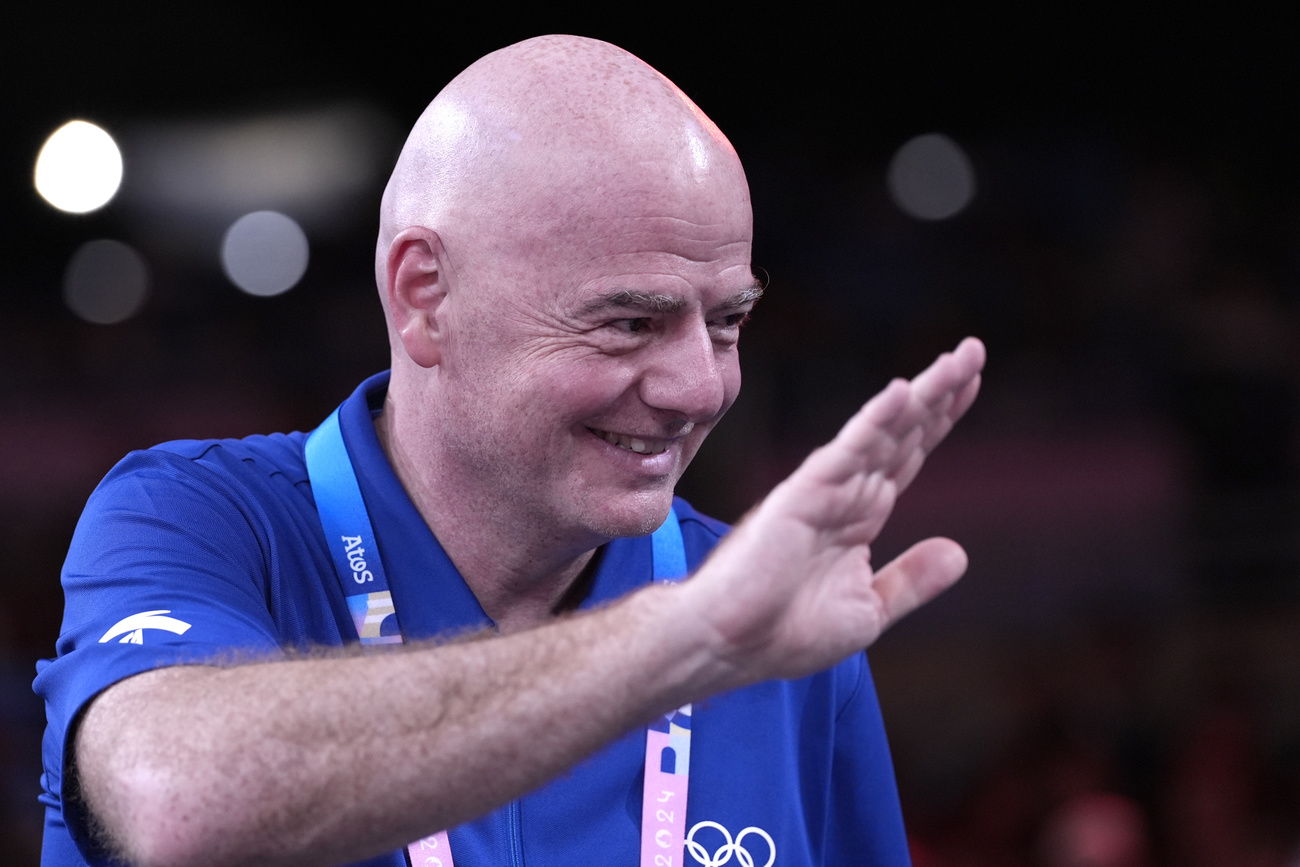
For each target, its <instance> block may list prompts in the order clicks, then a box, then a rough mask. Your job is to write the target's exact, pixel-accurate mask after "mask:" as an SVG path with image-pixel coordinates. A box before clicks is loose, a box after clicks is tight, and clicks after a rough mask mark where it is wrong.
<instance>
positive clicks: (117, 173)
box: [35, 120, 122, 214]
mask: <svg viewBox="0 0 1300 867" xmlns="http://www.w3.org/2000/svg"><path fill="white" fill-rule="evenodd" d="M35 181H36V191H37V192H39V193H40V194H41V196H42V198H44V199H45V201H47V202H49V203H50V204H51V205H53V206H54V207H56V208H58V209H59V210H60V211H67V212H69V213H73V214H84V213H87V212H89V211H94V210H96V209H98V208H102V207H103V206H104V205H106V204H108V202H109V201H110V200H111V199H112V198H113V196H114V194H116V193H117V188H118V187H119V186H121V184H122V152H121V151H120V150H119V149H118V147H117V142H115V141H113V137H112V136H110V135H109V134H108V133H107V132H105V131H104V130H103V129H101V128H100V127H98V126H95V125H94V124H93V123H87V122H86V121H84V120H74V121H70V122H69V123H66V124H64V125H63V126H61V127H59V128H58V129H57V130H55V131H54V132H53V133H52V134H51V135H50V137H49V138H48V139H46V140H45V144H44V146H42V147H41V152H40V154H39V155H38V156H37V157H36V175H35Z"/></svg>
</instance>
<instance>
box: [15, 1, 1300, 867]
mask: <svg viewBox="0 0 1300 867" xmlns="http://www.w3.org/2000/svg"><path fill="white" fill-rule="evenodd" d="M546 32H571V33H579V34H583V35H588V36H595V37H599V38H603V39H608V40H610V41H613V42H615V43H617V44H620V45H622V46H624V47H625V48H627V49H629V50H631V51H633V52H634V53H636V54H637V55H639V56H640V57H642V58H643V59H645V60H646V61H647V62H649V63H651V64H652V65H654V66H655V67H657V68H659V69H660V70H661V71H663V72H664V73H665V74H667V75H668V76H669V77H671V78H672V79H673V80H674V81H676V82H677V84H678V85H680V86H681V87H682V89H683V90H685V91H686V93H687V94H689V95H690V96H691V97H692V98H693V99H695V101H696V102H698V103H699V105H700V106H701V107H702V108H703V109H704V110H705V111H706V112H707V113H709V114H710V115H711V116H712V117H713V118H714V120H716V121H717V122H718V124H719V126H721V128H722V129H723V130H724V131H725V132H726V133H727V134H728V135H729V136H730V138H731V140H732V142H733V143H734V144H735V145H736V147H737V149H738V150H739V152H740V154H741V156H742V158H743V159H744V161H745V165H746V167H747V170H748V172H749V176H750V180H751V184H752V188H753V199H754V210H755V218H756V224H757V225H756V239H755V251H754V255H755V263H756V265H758V266H760V267H761V268H762V269H763V270H764V271H765V272H766V274H767V275H768V276H769V277H770V281H771V282H770V288H769V293H768V296H767V297H766V298H765V299H764V301H763V303H762V305H761V306H760V307H759V309H758V311H757V314H756V315H755V317H754V320H753V322H752V324H751V325H750V326H749V328H748V329H747V332H746V334H745V337H744V340H743V341H742V342H743V344H744V358H745V387H744V390H743V392H742V394H741V397H740V400H739V402H738V403H737V404H736V406H735V408H734V409H733V410H732V412H731V415H730V416H729V418H728V419H727V421H726V422H725V423H724V424H723V425H722V426H721V427H720V428H719V429H718V430H717V432H716V433H715V434H714V435H713V438H712V440H711V442H710V444H709V445H708V446H706V447H705V449H704V450H703V452H702V453H701V455H700V457H699V458H698V459H697V463H696V465H695V466H694V467H693V468H692V469H691V471H690V473H689V474H688V476H687V479H686V480H685V482H684V483H683V492H684V493H685V494H686V495H687V496H688V497H689V498H691V499H692V500H693V501H694V502H695V503H696V505H698V506H700V507H702V508H704V509H705V510H706V511H709V512H712V513H713V514H715V515H718V516H719V517H722V518H726V519H731V520H734V519H735V518H737V517H738V516H739V515H740V514H742V513H743V511H744V510H745V509H746V508H748V507H749V506H750V505H751V504H752V503H753V502H754V501H755V500H757V499H758V498H759V497H761V496H762V495H763V493H764V492H765V491H766V490H768V489H769V488H770V487H771V486H772V485H773V484H774V483H775V482H776V481H778V480H780V479H781V478H782V477H783V476H784V475H785V474H786V473H788V472H789V471H790V470H791V469H792V468H793V467H794V466H796V465H797V463H798V462H799V461H800V460H801V459H802V457H803V456H804V455H805V454H806V453H807V451H808V450H809V449H810V448H812V447H813V446H815V445H816V444H818V443H820V442H822V441H824V440H825V439H827V438H829V437H830V436H831V435H832V434H833V433H834V431H835V430H836V428H837V427H838V426H839V424H840V423H841V422H842V420H843V419H844V418H845V417H847V415H848V414H849V413H850V412H851V411H852V410H853V409H854V408H855V407H856V406H857V405H858V404H859V403H860V402H861V401H862V400H864V399H865V398H866V397H868V396H869V395H870V394H872V393H873V392H874V391H875V390H876V389H878V388H879V387H881V386H882V385H883V384H884V383H885V382H887V381H888V379H889V378H890V377H892V376H895V375H910V374H911V373H914V372H916V371H917V370H919V369H920V368H921V367H922V366H924V364H925V363H927V361H928V360H929V359H930V358H931V357H932V356H933V355H934V354H935V353H937V352H939V351H941V350H943V349H946V348H949V347H951V346H952V345H954V344H955V343H956V341H957V340H958V339H959V338H960V337H961V336H963V335H965V334H977V335H979V336H981V337H982V338H983V339H984V340H985V341H986V343H987V344H988V348H989V357H990V360H989V366H988V371H987V374H986V378H985V388H984V392H983V395H982V396H981V398H980V401H979V402H978V404H977V405H976V407H975V408H974V410H973V411H972V412H971V414H970V416H969V417H968V419H967V420H966V421H964V422H963V423H962V426H961V428H959V429H958V431H957V432H956V433H955V434H954V435H953V437H952V438H951V439H950V440H949V442H948V443H946V444H945V445H944V446H943V448H942V449H941V450H940V451H939V452H937V453H936V454H935V456H934V457H933V459H932V461H931V463H930V465H929V466H928V467H927V469H926V471H925V472H924V473H923V474H922V476H921V477H920V479H919V480H918V481H917V483H916V484H915V485H914V487H913V489H912V490H911V491H909V492H908V494H907V496H906V497H905V498H904V499H903V501H902V502H901V503H900V506H899V508H898V511H897V513H896V516H895V520H894V521H893V523H892V524H891V526H890V527H889V529H888V531H887V534H886V536H885V537H884V538H883V539H882V540H881V543H880V545H879V546H878V557H879V558H880V559H881V561H882V562H883V559H884V558H886V557H889V556H892V555H893V554H895V553H897V552H899V551H901V550H902V549H903V548H905V547H906V546H907V545H908V544H910V543H911V542H912V541H914V540H916V539H918V538H920V537H922V536H924V535H932V534H944V535H949V536H952V537H954V538H956V539H958V540H960V541H961V542H962V543H963V544H964V545H965V546H966V547H967V550H968V551H969V553H970V555H971V568H970V572H969V574H968V576H967V577H966V579H964V581H963V582H962V583H961V584H960V585H958V586H957V587H956V588H954V589H953V590H952V591H951V592H949V593H948V594H947V595H946V596H944V597H943V598H941V599H940V600H938V601H937V602H935V603H934V604H932V605H931V606H930V607H928V608H927V609H925V610H923V611H921V612H918V613H917V614H915V615H914V616H913V617H912V618H910V619H909V620H907V621H905V622H903V623H902V624H900V625H899V626H898V627H897V628H896V629H895V630H894V631H892V632H891V633H890V634H888V635H886V636H885V637H884V638H883V639H882V640H881V641H880V642H879V644H878V645H877V646H876V647H875V648H873V650H872V651H871V654H870V655H871V659H872V664H873V667H874V670H875V673H876V677H877V681H878V687H879V691H880V696H881V701H882V704H883V706H884V710H885V715H886V720H887V724H888V727H889V730H890V735H891V740H892V742H893V744H894V750H895V761H896V764H897V767H898V777H899V785H900V789H901V792H902V797H903V802H904V808H905V813H906V817H907V820H908V824H909V831H910V833H911V836H912V838H913V843H914V858H915V861H916V863H917V865H918V867H932V865H1048V867H1058V865H1079V867H1081V865H1091V867H1108V865H1109V867H1120V865H1125V867H1140V865H1198V867H1199V865H1205V867H1211V865H1214V867H1217V865H1296V864H1300V652H1298V651H1300V573H1298V572H1297V567H1300V489H1298V488H1297V473H1296V469H1297V456H1298V451H1297V449H1298V447H1300V430H1298V429H1297V410H1298V409H1300V400H1298V399H1300V377H1298V374H1300V354H1298V353H1297V348H1296V347H1297V345H1296V340H1295V336H1296V331H1297V326H1298V325H1300V319H1298V316H1300V309H1298V306H1297V305H1298V303H1300V167H1298V165H1297V159H1296V155H1297V146H1298V145H1300V132H1298V130H1300V123H1297V120H1300V60H1298V59H1297V58H1298V56H1300V55H1298V53H1297V52H1296V50H1295V30H1294V27H1289V26H1284V24H1283V22H1282V21H1281V20H1272V19H1270V18H1269V17H1267V16H1262V15H1253V14H1252V13H1251V12H1250V11H1249V10H1248V9H1247V8H1245V7H1244V6H1243V5H1241V4H1237V5H1235V6H1232V7H1229V8H1226V9H1222V10H1220V11H1219V12H1217V13H1212V14H1211V13H1205V14H1204V15H1203V17H1199V18H1197V17H1192V16H1190V15H1188V14H1186V13H1184V14H1180V15H1178V16H1176V17H1168V16H1162V15H1159V14H1157V13H1155V12H1148V11H1143V10H1139V9H1137V8H1129V9H1127V10H1125V11H1123V12H1122V13H1112V14H1109V15H1104V16H1103V15H1101V14H1100V13H1097V12H1093V11H1091V10H1089V9H1086V8H1083V7H1078V6H1071V7H1069V8H1053V7H1051V6H1048V5H1046V4H1039V5H1037V6H1035V7H1032V8H1031V7H1025V8H1023V9H1014V8H1008V7H1006V6H1003V7H1000V8H988V5H987V4H981V5H980V6H968V7H967V8H964V9H952V8H947V7H945V6H944V5H941V4H891V5H890V6H888V7H870V6H869V7H864V8H862V9H860V10H859V11H858V12H856V13H855V14H854V15H852V16H850V17H845V15H844V13H843V12H842V11H837V12H832V11H831V10H830V9H829V8H822V7H818V6H817V5H816V4H799V6H798V8H790V9H785V10H783V11H782V12H781V14H779V15H764V14H758V13H750V14H748V15H746V16H743V17H739V16H736V15H734V14H728V13H725V12H723V11H721V10H710V9H701V8H699V7H681V8H676V7H671V6H669V7H654V8H651V7H644V8H642V7H638V8H636V9H627V10H623V11H605V12H595V13H592V12H584V13H582V14H578V13H576V12H568V11H565V10H562V9H556V8H552V7H549V6H537V7H527V8H520V7H510V8H494V7H493V5H492V4H490V3H489V4H478V5H477V6H476V7H475V8H474V9H473V10H469V11H456V10H450V9H441V8H438V7H436V6H433V5H432V4H418V5H417V4H403V3H400V2H399V3H393V4H388V5H384V6H382V7H377V6H373V5H372V6H369V7H361V6H357V5H355V4H354V5H351V6H347V7H340V8H338V9H337V11H327V10H326V9H324V8H320V7H315V6H313V7H307V6H298V5H295V4H283V5H275V4H235V3H224V4H186V5H183V6H182V5H180V4H171V5H166V6H164V5H157V6H149V5H142V4H132V3H120V4H107V3H78V2H64V3H59V4H44V5H42V6H40V7H39V8H37V7H35V6H33V5H31V4H9V5H8V6H7V7H6V10H5V11H3V12H0V72H2V74H0V93H2V94H3V102H2V103H0V105H3V110H4V121H3V128H4V134H3V136H2V137H0V190H3V211H0V293H2V297H3V301H4V305H3V319H4V323H5V335H4V339H2V340H0V549H2V550H3V551H4V552H5V556H3V557H0V861H3V862H4V863H6V864H15V865H18V864H29V863H31V864H34V863H36V859H37V857H38V849H39V834H40V822H41V814H40V811H39V809H38V806H37V803H36V794H37V790H38V777H39V773H40V769H39V764H40V763H39V739H40V734H41V730H42V727H43V709H42V708H41V706H40V703H39V702H38V701H37V700H36V698H35V697H34V696H33V695H32V693H31V690H30V681H31V679H32V677H33V676H34V663H35V660H36V659H38V658H39V657H42V656H48V655H51V654H52V652H53V647H54V641H55V638H56V636H57V634H58V628H59V621H60V616H61V604H62V598H61V593H60V590H59V586H58V573H59V568H60V563H61V561H62V557H63V553H64V550H65V548H66V545H67V542H68V539H69V537H70V535H71V533H72V530H73V527H74V526H75V522H76V519H77V515H78V513H79V510H80V507H81V504H82V503H83V502H84V500H85V498H86V496H87V495H88V494H89V493H90V491H91V489H92V488H93V487H94V485H95V484H96V482H97V481H98V479H99V478H100V477H101V476H102V475H103V474H104V473H105V472H106V471H107V470H108V469H109V468H110V467H111V466H112V465H113V463H114V462H115V461H116V460H117V459H118V458H120V457H121V456H122V455H123V454H124V453H125V452H127V451H129V450H131V449H135V448H143V447H147V446H149V445H151V444H153V443H155V442H158V441H161V440H165V439H171V438H180V437H211V436H239V435H244V434H248V433H254V432H266V431H270V430H291V429H310V428H312V427H314V426H315V425H316V424H318V423H319V421H320V420H321V419H323V418H324V416H325V415H326V414H327V413H328V412H329V410H330V409H331V408H332V407H333V406H335V405H336V404H337V403H338V402H339V401H340V400H342V399H343V398H344V397H345V396H346V395H347V394H348V393H349V392H350V390H351V389H352V388H353V387H354V386H355V384H356V383H357V382H358V381H359V380H360V379H361V378H363V377H364V376H366V375H368V374H370V373H373V372H375V371H377V370H380V369H382V368H383V367H385V366H386V363H387V362H386V359H387V348H386V345H385V337H384V328H383V325H382V321H381V314H380V309H379V305H378V303H377V300H376V296H375V289H374V285H373V277H372V271H371V257H372V251H373V244H374V232H375V227H376V209H377V204H378V198H379V194H380V191H381V190H382V185H383V182H384V180H385V178H386V176H387V172H388V170H389V168H390V166H391V163H392V161H393V159H394V157H395V155H396V152H397V149H398V148H399V147H400V145H401V141H402V138H403V136H404V133H405V130H406V129H407V128H408V127H409V126H410V124H411V123H412V122H413V121H414V119H415V118H416V117H417V115H418V114H419V112H420V111H421V109H422V108H423V106H424V105H425V104H426V103H427V102H428V100H429V99H430V98H431V97H432V96H433V95H434V93H436V92H437V90H438V89H439V87H441V85H442V84H443V83H445V82H446V81H447V80H448V79H449V78H451V77H452V76H453V75H454V74H455V73H456V72H458V71H459V70H460V69H461V68H463V67H464V66H465V65H467V64H468V63H470V62H471V61H473V60H474V59H475V58H477V57H478V56H480V55H482V54H483V53H486V52H487V51H490V50H493V49H495V48H498V47H501V46H503V45H506V44H509V43H511V42H513V41H516V40H518V39H522V38H526V37H528V36H533V35H538V34H541V33H546ZM72 120H82V121H87V122H90V123H93V124H95V125H97V126H98V127H99V128H101V129H102V130H103V131H105V132H106V133H107V136H98V134H95V133H94V132H93V130H91V131H90V132H89V133H88V132H87V129H88V128H86V127H74V128H72V130H71V132H66V133H64V134H63V135H62V136H60V137H59V139H57V140H55V141H54V142H52V143H51V144H50V145H49V147H48V148H47V149H46V150H45V151H44V153H45V154H46V157H45V158H43V159H42V166H43V168H42V170H41V171H42V173H43V174H42V178H43V180H42V191H41V192H38V190H37V188H36V186H35V185H34V178H35V174H36V172H37V168H36V167H37V157H38V154H41V153H42V152H43V151H42V148H43V146H45V145H46V142H47V139H49V138H50V136H51V134H52V133H54V132H55V131H56V130H58V129H60V128H61V127H62V126H63V125H64V124H65V123H67V122H69V121H72ZM78 133H80V135H78ZM107 137H111V140H112V142H114V143H115V144H114V145H110V146H108V147H107V148H105V147H104V141H105V139H106V138H107ZM78 143H81V144H82V145H84V146H87V147H90V148H91V150H90V151H83V150H77V149H76V147H78V146H81V145H78ZM97 143H98V144H97ZM96 147H98V148H100V149H99V150H95V148H96ZM114 147H115V148H116V150H114ZM69 148H70V149H72V150H71V151H70V152H71V153H73V154H74V156H73V157H70V158H65V159H64V162H62V163H61V162H60V156H59V155H60V153H66V152H69V151H67V150H65V149H69ZM114 153H118V154H120V163H119V162H115V160H116V159H118V158H117V157H114ZM87 154H89V155H87ZM95 154H101V156H94V155H95ZM68 164H71V165H72V166H74V167H76V166H81V167H83V168H84V167H85V166H88V165H98V166H101V167H102V168H101V170H100V171H99V173H97V174H95V175H94V176H93V177H91V178H89V179H86V178H83V179H81V180H75V181H74V182H72V183H71V184H70V185H68V184H65V185H63V186H60V183H61V179H63V178H66V177H67V174H66V168H61V166H62V167H66V166H67V165H68ZM116 171H120V172H121V174H120V188H117V189H116V193H115V195H112V198H111V200H110V201H108V203H107V204H104V205H102V206H101V207H97V208H94V209H93V210H86V209H87V208H93V207H94V206H95V204H96V201H95V199H94V197H93V196H92V197H91V198H90V200H83V199H79V198H78V197H79V196H81V195H82V194H86V193H87V191H93V188H94V187H95V185H96V184H100V185H101V187H102V190H105V191H107V192H108V193H110V194H111V193H112V191H113V189H114V188H115V186H116V185H115V183H114V181H113V177H114V174H115V172H116ZM104 173H107V175H106V177H107V179H106V180H105V179H104V178H105V174H104ZM97 179H98V180H97ZM104 195H105V194H104V193H103V192H101V194H100V199H102V198H103V197H104ZM47 198H49V199H50V200H52V201H54V202H55V204H58V205H59V206H60V207H62V208H64V210H60V209H59V208H56V207H54V206H52V205H51V204H50V201H47ZM78 210H83V211H86V212H85V213H76V211H78Z"/></svg>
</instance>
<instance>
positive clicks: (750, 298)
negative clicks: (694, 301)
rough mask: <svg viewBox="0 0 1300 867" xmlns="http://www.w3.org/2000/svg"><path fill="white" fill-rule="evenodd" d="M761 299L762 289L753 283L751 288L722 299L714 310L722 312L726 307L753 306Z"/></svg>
mask: <svg viewBox="0 0 1300 867" xmlns="http://www.w3.org/2000/svg"><path fill="white" fill-rule="evenodd" d="M762 297H763V287H762V286H760V285H759V284H757V283H755V284H754V285H753V286H748V287H746V288H744V289H741V290H740V291H739V292H737V293H736V294H735V295H731V296H728V297H727V298H724V299H722V303H721V304H719V305H717V307H716V308H714V309H717V310H723V309H726V308H728V307H744V306H745V305H746V304H753V303H755V302H757V301H758V299H760V298H762Z"/></svg>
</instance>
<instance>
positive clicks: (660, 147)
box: [376, 36, 748, 294]
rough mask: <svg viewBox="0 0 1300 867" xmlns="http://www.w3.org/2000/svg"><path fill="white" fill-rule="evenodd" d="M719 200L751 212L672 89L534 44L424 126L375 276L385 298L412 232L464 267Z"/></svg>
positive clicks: (548, 42) (426, 118) (567, 42)
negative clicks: (605, 224) (632, 218)
mask: <svg viewBox="0 0 1300 867" xmlns="http://www.w3.org/2000/svg"><path fill="white" fill-rule="evenodd" d="M719 197H722V198H732V199H737V200H743V201H744V203H745V207H747V206H748V204H747V203H748V189H747V187H746V184H745V178H744V173H743V170H742V169H741V167H740V162H739V160H738V159H737V157H736V154H735V151H734V150H733V149H732V147H731V145H730V143H729V142H728V141H727V140H726V138H725V137H724V136H723V135H722V133H721V132H720V131H719V130H718V128H717V127H716V126H715V125H714V124H713V123H712V121H710V120H709V119H708V118H707V117H706V116H705V115H704V113H703V112H701V111H700V110H699V109H698V108H697V107H696V106H695V104H694V103H693V102H691V100H690V99H689V98H688V97H687V96H686V95H685V94H683V93H682V92H681V90H679V89H678V88H677V87H676V86H675V85H674V84H673V83H672V82H671V81H669V80H668V79H667V78H665V77H664V76H663V75H661V74H659V73H658V72H656V71H655V70H654V69H653V68H651V67H650V66H649V65H647V64H646V63H644V62H642V61H641V60H639V59H637V58H636V57H634V56H633V55H631V54H629V53H628V52H626V51H624V50H622V49H621V48H618V47H616V46H613V45H610V44H609V43H606V42H601V41H599V40H594V39H586V38H582V37H577V36H542V37H537V38H535V39H529V40H526V41H524V42H520V43H517V44H515V45H511V46H509V47H507V48H503V49H501V50H500V51H496V52H493V53H492V54H489V55H487V56H486V57H483V58H482V59H480V60H478V61H477V62H476V63H474V64H473V65H471V66H470V67H469V68H468V69H466V70H465V71H464V72H462V73H461V74H460V75H458V76H457V77H456V78H455V79H454V80H452V82H451V83H450V84H448V85H447V86H446V87H445V88H444V89H443V90H442V92H441V93H439V94H438V96H437V97H436V98H435V99H434V100H433V102H432V103H430V105H429V107H428V108H427V109H426V110H425V112H424V114H422V115H421V116H420V119H419V120H418V121H417V122H416V124H415V127H414V129H412V131H411V134H410V137H409V138H408V139H407V142H406V145H405V147H404V148H403V150H402V153H401V156H400V157H399V158H398V162H397V166H396V168H395V170H394V171H393V175H392V177H391V179H390V180H389V182H388V187H387V188H386V190H385V192H384V198H383V203H382V206H381V212H380V231H379V242H378V248H377V250H376V254H377V255H376V276H377V278H378V280H379V283H380V286H381V289H382V287H383V286H384V283H385V281H386V279H387V277H386V271H387V260H388V251H389V247H390V246H391V244H392V242H393V239H394V238H395V237H396V236H397V235H398V234H399V233H400V232H402V231H403V230H404V229H407V228H409V227H411V226H423V227H426V228H429V229H431V230H433V231H435V232H437V233H438V235H439V236H440V237H441V239H442V243H443V245H444V246H445V247H446V248H447V250H448V251H449V254H450V256H451V257H452V259H453V260H455V261H458V262H460V261H470V260H472V259H473V258H474V257H477V256H480V255H482V256H500V255H507V254H509V253H510V252H517V251H518V250H520V249H526V248H527V247H528V246H529V244H530V243H533V242H535V241H536V240H538V236H546V235H553V234H556V233H564V232H570V231H574V230H575V229H577V228H579V227H580V226H581V224H582V223H583V222H584V221H586V220H591V219H600V218H601V216H602V215H605V214H608V213H611V212H620V213H636V212H639V211H643V210H647V211H657V212H660V213H667V212H668V211H669V210H672V209H674V208H676V209H679V210H683V211H689V210H690V209H691V208H692V207H697V206H698V205H699V204H702V203H706V202H708V201H710V200H716V199H718V198H719ZM693 200H698V201H693ZM530 239H531V241H530ZM381 294H382V292H381Z"/></svg>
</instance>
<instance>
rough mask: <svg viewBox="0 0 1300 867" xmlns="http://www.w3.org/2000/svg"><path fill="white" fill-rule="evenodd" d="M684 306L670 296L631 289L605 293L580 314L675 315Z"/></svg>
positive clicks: (588, 303)
mask: <svg viewBox="0 0 1300 867" xmlns="http://www.w3.org/2000/svg"><path fill="white" fill-rule="evenodd" d="M685 306H686V302H685V301H683V300H682V299H680V298H674V297H672V296H671V295H660V294H658V293H656V292H637V291H635V290H633V289H618V290H615V291H613V292H606V293H605V294H603V295H600V296H598V297H596V298H593V299H591V300H590V301H588V302H587V303H586V304H584V305H582V312H583V313H584V314H587V315H590V314H592V313H603V312H605V311H607V310H627V309H629V308H631V309H633V310H644V311H645V312H647V313H676V312H677V311H679V310H681V309H682V308H683V307H685Z"/></svg>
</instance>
